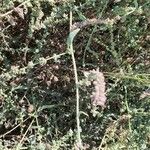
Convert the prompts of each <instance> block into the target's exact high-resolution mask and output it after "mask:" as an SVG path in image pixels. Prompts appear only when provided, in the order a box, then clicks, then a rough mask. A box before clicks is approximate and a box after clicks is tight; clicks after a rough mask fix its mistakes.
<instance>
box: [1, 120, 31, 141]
mask: <svg viewBox="0 0 150 150" xmlns="http://www.w3.org/2000/svg"><path fill="white" fill-rule="evenodd" d="M28 119H29V117H28V118H26V119H25V120H24V121H23V122H26V121H27V120H28ZM23 122H21V123H19V124H18V125H16V126H15V127H14V128H12V129H11V130H9V131H8V132H6V133H4V134H3V135H1V136H0V138H2V137H5V136H6V135H7V134H9V133H11V132H12V131H14V130H15V129H17V128H18V127H19V126H21V124H22V123H23Z"/></svg>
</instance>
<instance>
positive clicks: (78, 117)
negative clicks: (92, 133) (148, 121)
mask: <svg viewBox="0 0 150 150" xmlns="http://www.w3.org/2000/svg"><path fill="white" fill-rule="evenodd" d="M71 27H72V11H70V30H71ZM69 50H70V52H71V57H72V63H73V70H74V76H75V84H76V122H77V145H78V148H79V149H81V147H82V141H81V134H80V133H81V127H80V109H79V107H80V105H79V98H80V96H79V86H78V85H79V80H78V74H77V65H76V61H75V56H74V50H73V43H72V42H71V43H70V45H69Z"/></svg>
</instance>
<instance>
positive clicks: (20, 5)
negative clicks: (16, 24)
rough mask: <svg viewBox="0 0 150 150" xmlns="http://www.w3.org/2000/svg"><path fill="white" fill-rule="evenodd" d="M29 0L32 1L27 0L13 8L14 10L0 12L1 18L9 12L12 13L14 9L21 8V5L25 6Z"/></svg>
mask: <svg viewBox="0 0 150 150" xmlns="http://www.w3.org/2000/svg"><path fill="white" fill-rule="evenodd" d="M29 1H30V0H27V1H25V2H23V3H21V4H20V5H18V6H17V7H15V8H13V9H12V10H10V11H8V12H6V13H5V14H0V18H4V17H6V16H7V15H9V14H11V13H12V12H13V11H15V9H17V8H19V7H21V6H23V5H24V4H26V3H28V2H29Z"/></svg>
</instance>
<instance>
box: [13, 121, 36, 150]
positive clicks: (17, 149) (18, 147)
mask: <svg viewBox="0 0 150 150" xmlns="http://www.w3.org/2000/svg"><path fill="white" fill-rule="evenodd" d="M33 122H34V119H33V120H32V121H31V123H30V125H29V127H28V128H27V130H26V132H25V133H24V135H23V137H22V139H21V140H20V142H19V144H18V146H17V148H16V150H19V149H20V145H21V144H22V142H23V140H24V138H25V136H26V135H27V133H28V131H29V129H30V128H31V126H32V124H33Z"/></svg>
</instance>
